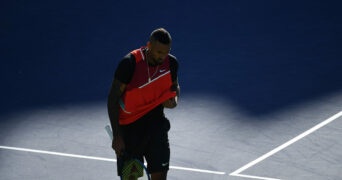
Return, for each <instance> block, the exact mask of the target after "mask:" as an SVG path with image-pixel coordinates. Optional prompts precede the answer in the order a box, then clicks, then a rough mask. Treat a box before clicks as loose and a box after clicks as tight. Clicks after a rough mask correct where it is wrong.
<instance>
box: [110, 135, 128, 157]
mask: <svg viewBox="0 0 342 180" xmlns="http://www.w3.org/2000/svg"><path fill="white" fill-rule="evenodd" d="M112 148H113V149H114V151H115V154H116V155H117V156H122V155H123V154H124V151H125V142H124V140H123V138H122V137H121V136H116V137H114V139H113V142H112Z"/></svg>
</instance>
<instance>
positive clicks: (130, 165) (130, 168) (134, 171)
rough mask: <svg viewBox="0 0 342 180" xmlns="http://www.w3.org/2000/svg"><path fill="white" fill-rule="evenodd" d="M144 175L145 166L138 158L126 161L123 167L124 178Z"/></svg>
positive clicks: (129, 178)
mask: <svg viewBox="0 0 342 180" xmlns="http://www.w3.org/2000/svg"><path fill="white" fill-rule="evenodd" d="M143 176H144V168H143V167H142V165H141V164H140V163H139V162H137V161H136V160H129V161H126V162H125V164H124V167H123V169H122V179H123V180H137V179H138V178H141V177H143Z"/></svg>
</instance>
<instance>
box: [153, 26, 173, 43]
mask: <svg viewBox="0 0 342 180" xmlns="http://www.w3.org/2000/svg"><path fill="white" fill-rule="evenodd" d="M154 41H158V42H160V43H163V44H170V43H171V41H172V39H171V35H170V33H169V32H168V31H167V30H166V29H164V28H158V29H156V30H154V31H153V32H152V33H151V36H150V42H154Z"/></svg>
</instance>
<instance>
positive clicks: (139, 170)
mask: <svg viewBox="0 0 342 180" xmlns="http://www.w3.org/2000/svg"><path fill="white" fill-rule="evenodd" d="M105 130H106V131H107V134H108V135H109V137H110V139H111V140H113V132H112V129H111V128H110V126H109V125H107V126H105ZM121 158H122V159H123V161H121V160H119V159H118V164H119V166H122V168H118V169H119V171H121V173H119V174H120V178H121V180H150V175H149V174H148V172H147V168H146V166H145V165H144V163H142V162H141V161H140V160H138V159H135V158H132V157H131V156H130V155H129V154H127V153H124V155H123V156H122V157H121ZM121 158H120V159H121ZM120 164H121V165H120Z"/></svg>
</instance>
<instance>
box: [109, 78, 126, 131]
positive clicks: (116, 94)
mask: <svg viewBox="0 0 342 180" xmlns="http://www.w3.org/2000/svg"><path fill="white" fill-rule="evenodd" d="M123 91H124V85H121V84H120V82H119V81H117V80H114V82H113V84H112V88H111V90H110V92H109V95H108V101H107V109H108V116H109V120H110V123H111V126H112V129H113V136H114V137H116V136H118V135H121V130H120V124H119V108H120V106H119V99H120V97H121V94H122V92H123Z"/></svg>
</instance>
